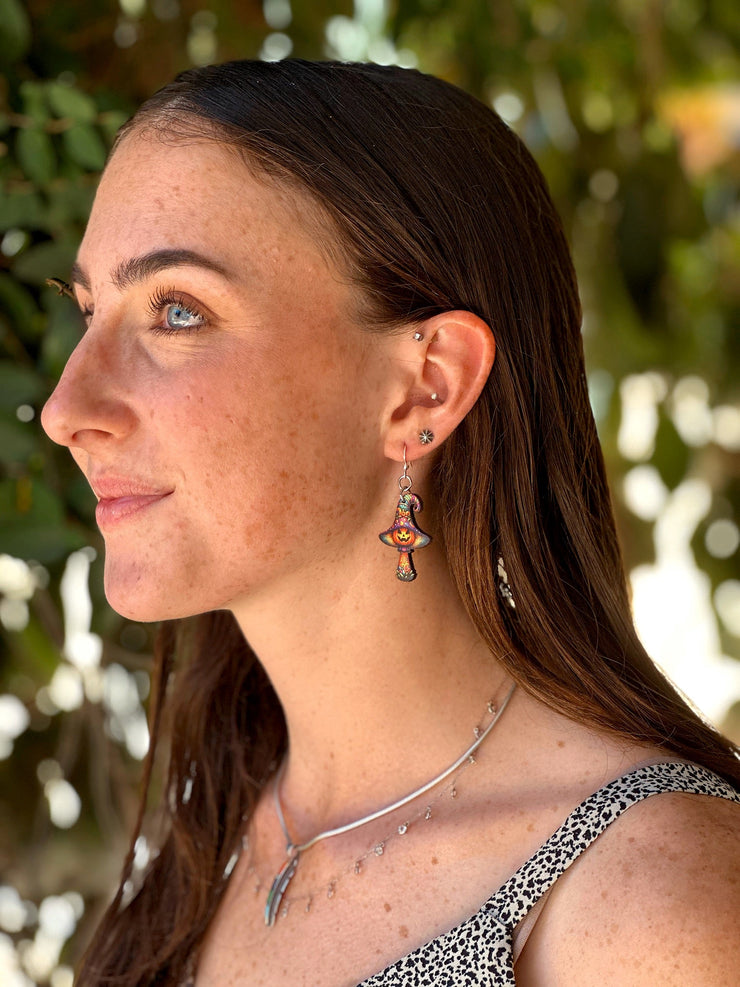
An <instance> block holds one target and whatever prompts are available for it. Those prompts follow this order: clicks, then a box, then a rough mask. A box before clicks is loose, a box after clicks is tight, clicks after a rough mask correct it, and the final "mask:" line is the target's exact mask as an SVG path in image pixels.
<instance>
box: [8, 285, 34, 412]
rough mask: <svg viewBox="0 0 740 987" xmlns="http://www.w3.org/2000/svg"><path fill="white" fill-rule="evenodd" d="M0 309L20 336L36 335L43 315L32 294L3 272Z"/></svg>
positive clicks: (29, 336) (31, 336)
mask: <svg viewBox="0 0 740 987" xmlns="http://www.w3.org/2000/svg"><path fill="white" fill-rule="evenodd" d="M0 310H2V311H3V312H7V314H8V316H9V318H10V321H11V324H12V326H13V330H14V331H16V332H18V333H19V334H20V335H21V336H24V337H25V338H33V337H35V336H36V335H38V329H39V326H40V324H41V322H42V321H43V315H42V313H41V312H40V311H39V309H38V307H37V305H36V302H35V301H34V298H33V296H32V295H31V293H30V292H29V291H28V290H27V289H26V288H24V287H23V285H21V284H19V283H18V282H17V281H16V280H15V278H12V277H11V276H10V275H9V274H5V273H0ZM1 400H2V394H0V401H1Z"/></svg>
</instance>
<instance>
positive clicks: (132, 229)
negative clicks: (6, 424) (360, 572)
mask: <svg viewBox="0 0 740 987" xmlns="http://www.w3.org/2000/svg"><path fill="white" fill-rule="evenodd" d="M313 208H315V207H313V206H312V205H310V204H309V203H308V202H304V201H302V199H301V197H300V196H298V195H296V194H295V193H294V192H288V191H287V190H282V189H281V188H280V187H278V186H277V185H276V184H275V183H274V182H272V181H270V182H268V181H267V180H262V179H259V178H257V177H255V175H254V174H253V173H252V172H251V171H250V169H248V168H247V166H246V165H245V163H244V161H243V160H242V159H241V158H239V156H238V155H237V154H236V152H234V151H233V150H232V149H230V148H228V147H226V146H223V145H221V144H219V143H217V142H216V141H208V140H203V141H200V142H195V143H190V144H188V145H187V146H182V145H176V144H174V143H165V142H163V141H161V140H159V139H157V138H154V137H152V136H148V135H137V134H136V132H133V133H131V134H129V135H128V136H127V137H126V138H125V139H124V140H123V141H122V143H121V144H120V145H119V147H118V149H117V150H116V151H115V153H114V155H113V157H112V159H111V161H110V163H109V164H108V167H107V168H106V171H105V173H104V175H103V178H102V181H101V184H100V188H99V190H98V194H97V197H96V200H95V204H94V208H93V211H92V214H91V217H90V222H89V225H88V227H87V231H86V233H85V237H84V240H83V242H82V245H81V247H80V251H79V255H78V262H77V265H76V267H75V272H76V273H75V278H74V280H75V289H76V293H77V297H78V300H79V303H80V307H81V309H82V310H83V312H84V313H85V321H86V324H87V329H86V331H85V333H84V335H83V336H82V338H81V340H80V342H79V344H78V346H77V348H76V349H75V351H74V353H73V354H72V356H71V358H70V360H69V362H68V364H67V367H66V369H65V371H64V374H63V375H62V377H61V379H60V381H59V384H58V386H57V388H56V390H55V391H54V393H53V394H52V396H51V397H50V399H49V401H48V403H47V404H46V407H45V408H44V411H43V415H42V422H43V425H44V428H45V429H46V431H47V432H48V434H49V435H50V436H51V438H52V439H53V440H54V441H56V442H59V443H62V444H63V445H66V446H68V447H69V448H70V450H71V452H72V454H73V456H74V458H75V460H76V462H77V464H78V465H79V466H80V468H81V469H82V471H83V472H84V474H85V476H86V477H87V479H88V481H89V482H90V484H91V486H92V489H93V491H94V492H95V494H96V495H97V497H98V499H99V503H98V508H97V519H98V523H99V526H100V528H101V530H102V533H103V535H104V537H105V543H106V566H105V584H106V593H107V596H108V599H109V601H110V602H111V605H112V606H113V607H114V608H115V609H117V610H118V611H119V612H120V613H122V614H124V615H126V616H129V617H131V618H133V619H139V620H157V619H162V618H171V617H178V616H184V615H188V614H193V613H199V612H204V611H206V610H212V609H219V608H223V607H229V606H232V605H234V603H235V602H236V601H238V600H240V599H243V598H246V597H249V595H250V594H251V595H252V597H254V596H258V594H259V593H260V592H262V591H264V590H265V589H266V588H267V587H269V586H270V585H272V584H273V583H274V582H275V580H278V579H282V580H286V579H291V578H292V579H295V580H296V581H300V580H302V581H303V583H304V584H305V583H306V581H307V580H315V579H316V578H318V577H319V574H320V573H321V572H322V571H329V570H330V568H331V567H332V566H336V564H337V553H338V551H342V552H345V551H349V550H350V549H351V546H347V544H346V543H345V545H344V546H343V547H342V548H341V549H338V545H337V537H336V532H337V525H338V524H342V523H343V521H344V519H346V518H348V517H350V516H351V517H353V518H357V517H359V518H363V517H367V523H368V526H369V527H370V528H373V526H375V525H377V521H376V519H375V517H374V511H376V510H377V505H378V504H379V503H383V501H384V497H383V494H382V493H381V487H380V484H381V480H380V479H379V477H380V475H381V471H380V469H379V464H380V463H381V462H382V457H383V451H382V441H381V439H380V436H379V430H378V428H377V424H378V420H379V418H380V417H381V414H382V413H381V404H380V402H381V400H382V396H381V391H382V386H381V382H382V380H383V377H384V361H385V359H386V357H387V354H385V353H384V348H383V346H384V344H383V341H382V339H383V337H380V341H379V337H378V336H377V335H375V334H371V333H367V332H364V331H363V330H362V328H361V327H359V326H358V325H357V324H356V321H355V318H354V317H353V313H354V312H355V311H356V289H355V288H353V287H352V286H351V285H350V284H349V283H348V279H347V278H346V277H345V276H342V275H341V274H340V272H339V271H338V270H336V268H335V266H334V265H333V264H332V263H331V262H330V261H329V260H327V258H326V256H325V252H323V251H322V250H321V248H320V245H319V243H318V242H317V238H316V234H315V233H312V232H309V227H310V224H309V223H307V222H305V221H304V220H305V218H306V216H307V215H308V213H309V212H310V210H311V209H313ZM315 226H316V224H315V223H314V227H315ZM348 477H351V478H352V479H351V484H348ZM386 493H387V491H386ZM385 500H386V501H387V497H386V498H385ZM386 510H387V505H386ZM375 531H377V527H375V528H374V531H369V532H368V535H367V539H368V543H369V544H372V543H374V542H375V543H377V534H375ZM358 537H359V535H358Z"/></svg>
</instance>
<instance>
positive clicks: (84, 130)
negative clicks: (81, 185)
mask: <svg viewBox="0 0 740 987" xmlns="http://www.w3.org/2000/svg"><path fill="white" fill-rule="evenodd" d="M62 141H63V143H64V149H65V150H66V152H67V154H68V155H69V156H70V158H71V159H72V160H73V161H74V162H75V163H76V164H78V165H81V166H82V167H83V168H87V169H89V170H90V171H100V170H101V168H102V167H103V165H104V164H105V157H106V150H105V144H103V139H102V138H101V136H100V134H99V133H98V132H97V130H96V129H95V128H94V127H93V126H92V125H91V124H89V123H80V124H76V125H75V126H74V127H70V128H69V130H65V131H64V133H63V134H62Z"/></svg>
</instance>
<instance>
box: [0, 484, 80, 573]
mask: <svg viewBox="0 0 740 987" xmlns="http://www.w3.org/2000/svg"><path fill="white" fill-rule="evenodd" d="M88 540H89V539H88V538H87V537H86V535H85V533H84V531H82V530H78V529H77V528H73V527H72V526H71V525H69V524H68V523H67V522H66V521H65V516H64V506H63V504H62V502H61V500H59V498H58V497H57V496H56V495H55V494H53V493H52V492H51V490H49V488H48V487H46V486H44V484H43V483H41V482H39V481H38V480H31V479H29V478H28V477H23V478H21V479H19V480H2V481H0V552H7V553H8V554H9V555H14V556H16V558H20V559H36V560H37V561H38V562H42V563H44V564H48V563H50V562H56V561H58V560H59V559H62V558H64V557H65V555H68V554H69V552H71V551H73V550H74V549H76V548H81V547H82V546H83V545H85V544H86V543H87V541H88Z"/></svg>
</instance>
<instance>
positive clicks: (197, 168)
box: [79, 133, 320, 268]
mask: <svg viewBox="0 0 740 987" xmlns="http://www.w3.org/2000/svg"><path fill="white" fill-rule="evenodd" d="M309 213H312V214H315V213H316V208H315V207H313V208H312V206H311V205H309V204H308V202H307V201H303V197H302V196H300V194H299V193H297V192H296V191H294V190H292V189H288V188H282V187H281V186H280V185H279V184H278V183H277V181H275V180H267V179H263V178H262V177H258V175H257V174H256V173H255V172H254V171H253V170H251V169H250V168H249V167H247V164H246V163H245V161H244V160H243V158H242V157H241V156H240V155H239V153H238V152H237V151H236V150H235V149H234V148H232V147H229V146H227V145H224V144H221V143H219V142H216V141H211V140H207V139H204V140H202V141H190V142H188V143H186V144H185V143H180V142H178V143H167V142H165V141H163V140H161V139H159V138H157V137H156V136H149V135H143V136H142V135H138V134H136V133H133V134H130V135H128V136H127V137H126V138H124V140H123V141H122V142H121V144H120V145H119V146H118V148H117V149H116V151H115V152H114V154H113V156H112V158H111V160H110V162H109V163H108V165H107V167H106V169H105V172H104V173H103V177H102V179H101V182H100V186H99V188H98V192H97V195H96V198H95V203H94V205H93V209H92V213H91V215H90V220H89V223H88V227H87V231H86V233H85V238H84V240H83V244H82V247H81V249H80V257H79V260H80V263H81V265H83V266H85V267H86V268H87V267H89V266H92V265H94V264H95V263H98V262H99V263H106V262H108V263H110V262H112V258H115V257H117V256H119V255H120V256H119V259H120V257H125V256H130V255H135V254H143V253H147V252H148V251H151V250H152V249H168V248H172V249H192V250H196V249H198V250H200V251H201V252H203V251H204V250H205V251H210V252H211V253H213V252H215V253H217V254H219V255H226V256H230V257H232V258H233V261H234V263H235V264H238V263H239V259H240V256H241V254H242V253H245V252H248V253H249V254H250V255H252V257H254V254H255V251H257V252H258V253H259V254H260V256H261V257H263V258H264V259H265V260H269V259H270V257H273V258H274V257H277V256H283V257H284V256H285V255H286V254H287V255H290V253H291V252H293V253H295V252H300V253H301V254H306V253H307V252H308V253H313V254H316V255H317V256H318V255H319V254H320V248H319V246H318V243H317V238H316V237H315V236H313V235H312V234H311V233H310V232H309V229H308V224H307V223H306V222H305V218H306V217H307V216H308V214H309Z"/></svg>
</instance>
